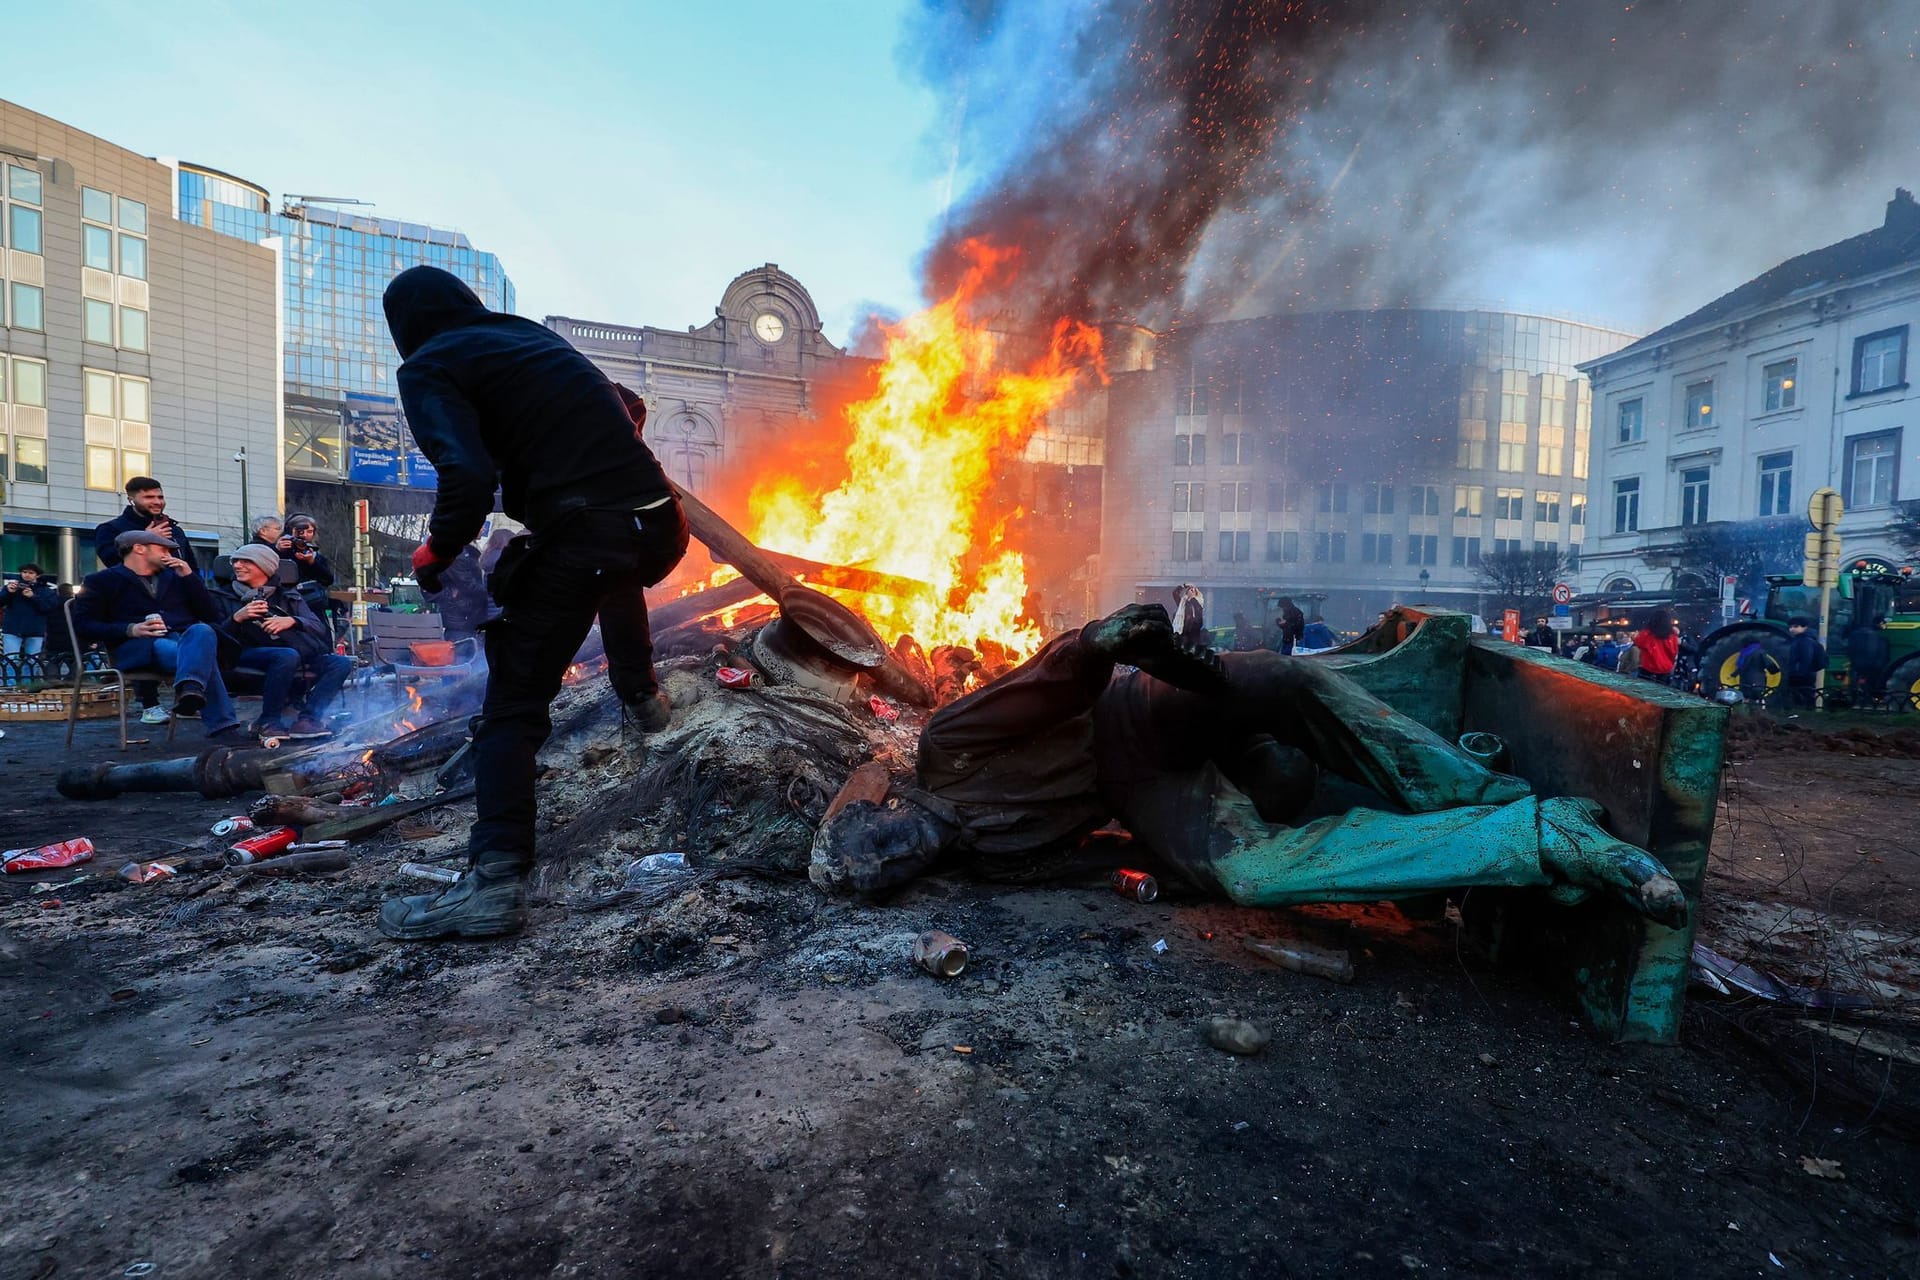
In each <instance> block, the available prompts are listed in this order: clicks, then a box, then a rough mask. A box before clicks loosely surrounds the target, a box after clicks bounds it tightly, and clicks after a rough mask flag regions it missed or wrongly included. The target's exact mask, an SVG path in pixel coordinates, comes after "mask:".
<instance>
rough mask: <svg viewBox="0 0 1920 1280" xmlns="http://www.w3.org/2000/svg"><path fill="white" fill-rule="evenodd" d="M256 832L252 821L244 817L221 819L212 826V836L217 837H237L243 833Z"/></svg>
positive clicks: (256, 828) (256, 829)
mask: <svg viewBox="0 0 1920 1280" xmlns="http://www.w3.org/2000/svg"><path fill="white" fill-rule="evenodd" d="M258 830H259V828H258V827H256V826H254V824H253V819H252V818H248V817H245V816H242V817H238V818H222V819H220V821H218V822H216V823H214V824H213V834H215V835H217V836H237V835H240V834H241V833H243V832H247V831H258Z"/></svg>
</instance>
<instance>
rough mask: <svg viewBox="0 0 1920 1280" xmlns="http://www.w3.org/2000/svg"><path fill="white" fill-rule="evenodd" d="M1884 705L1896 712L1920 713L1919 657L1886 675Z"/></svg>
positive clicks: (1908, 660) (1907, 661)
mask: <svg viewBox="0 0 1920 1280" xmlns="http://www.w3.org/2000/svg"><path fill="white" fill-rule="evenodd" d="M1886 705H1887V706H1888V707H1889V708H1890V709H1892V710H1893V711H1896V712H1902V711H1905V712H1912V711H1920V655H1917V656H1914V657H1911V658H1908V659H1907V660H1906V661H1905V662H1902V663H1901V664H1900V665H1899V666H1897V667H1895V668H1894V669H1893V670H1892V671H1890V672H1888V673H1887V692H1886Z"/></svg>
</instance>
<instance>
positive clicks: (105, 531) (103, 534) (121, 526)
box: [93, 503, 200, 573]
mask: <svg viewBox="0 0 1920 1280" xmlns="http://www.w3.org/2000/svg"><path fill="white" fill-rule="evenodd" d="M163 518H164V519H165V520H166V521H167V523H168V524H170V525H172V526H173V533H172V535H171V536H172V538H173V540H174V541H175V542H177V543H178V544H180V549H179V550H178V551H176V552H174V554H175V555H177V556H179V557H180V558H181V559H182V560H185V561H186V562H187V563H188V564H190V565H192V566H193V571H194V572H195V573H198V572H200V562H199V561H198V560H195V559H194V558H193V544H192V543H190V542H188V541H187V531H186V530H185V529H184V528H182V527H181V525H180V522H179V521H177V520H175V519H174V518H173V517H172V516H165V517H163ZM146 527H147V517H146V516H145V515H143V514H142V513H140V512H138V511H135V510H134V509H133V504H132V503H128V504H127V509H126V510H125V511H122V512H121V513H120V514H119V515H117V516H115V517H114V518H113V519H111V520H109V521H107V522H106V523H105V524H100V525H95V526H94V527H93V549H94V551H95V552H97V553H98V554H99V556H100V563H101V564H103V565H106V566H107V568H109V569H111V568H113V566H114V565H117V564H119V563H120V557H121V555H122V554H124V553H123V552H122V551H121V550H120V548H118V547H116V546H114V545H113V540H114V539H115V538H117V537H119V536H120V535H121V534H123V533H131V532H133V531H134V530H135V529H142V530H144V529H145V528H146Z"/></svg>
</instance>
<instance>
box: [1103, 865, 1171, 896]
mask: <svg viewBox="0 0 1920 1280" xmlns="http://www.w3.org/2000/svg"><path fill="white" fill-rule="evenodd" d="M1108 883H1109V884H1111V885H1112V886H1113V891H1114V892H1115V893H1117V894H1119V895H1120V896H1121V897H1123V898H1132V899H1133V900H1134V901H1135V902H1152V901H1153V900H1154V899H1155V898H1157V897H1159V896H1160V882H1159V881H1158V880H1155V879H1154V878H1153V877H1152V876H1150V875H1148V874H1147V873H1146V872H1144V871H1129V870H1127V869H1126V868H1125V867H1122V868H1120V869H1119V870H1118V871H1115V872H1114V873H1113V875H1112V876H1111V877H1109V879H1108Z"/></svg>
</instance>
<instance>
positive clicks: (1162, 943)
mask: <svg viewBox="0 0 1920 1280" xmlns="http://www.w3.org/2000/svg"><path fill="white" fill-rule="evenodd" d="M1152 950H1153V954H1155V955H1157V956H1163V955H1165V954H1167V940H1166V939H1165V938H1161V939H1159V940H1158V941H1156V942H1155V943H1154V944H1153V948H1152Z"/></svg>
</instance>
